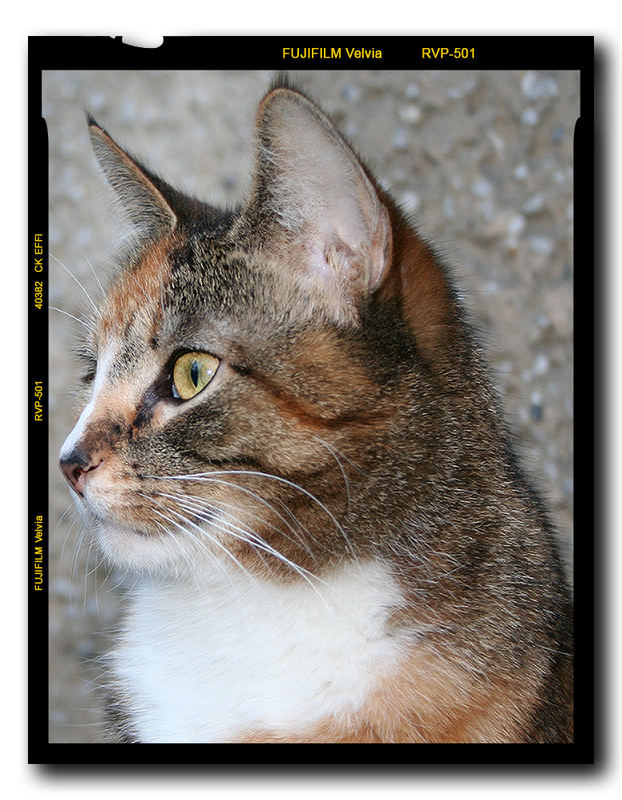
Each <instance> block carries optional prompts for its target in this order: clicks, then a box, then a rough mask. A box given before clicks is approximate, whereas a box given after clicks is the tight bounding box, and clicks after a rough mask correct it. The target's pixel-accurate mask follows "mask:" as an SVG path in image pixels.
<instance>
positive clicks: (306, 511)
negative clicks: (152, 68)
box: [61, 87, 453, 572]
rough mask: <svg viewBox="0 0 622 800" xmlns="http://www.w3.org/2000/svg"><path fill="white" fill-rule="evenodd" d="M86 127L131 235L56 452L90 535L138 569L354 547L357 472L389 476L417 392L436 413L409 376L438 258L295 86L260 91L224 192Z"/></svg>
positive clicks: (424, 352)
mask: <svg viewBox="0 0 622 800" xmlns="http://www.w3.org/2000/svg"><path fill="white" fill-rule="evenodd" d="M89 127H90V132H91V138H92V142H93V145H94V148H95V152H96V155H97V158H98V161H99V163H100V165H101V167H102V169H103V171H104V173H105V175H106V177H107V178H108V180H109V182H110V184H111V185H112V187H113V188H114V190H115V191H116V193H117V195H118V197H119V199H120V201H121V203H122V205H123V207H124V208H125V210H126V211H127V213H128V215H129V216H130V219H131V220H132V222H134V223H135V225H136V229H137V231H138V234H139V238H138V244H137V246H136V247H135V248H134V250H133V251H132V252H131V253H130V254H129V255H128V256H127V258H126V259H125V262H124V263H123V265H122V266H121V268H120V270H119V273H118V275H117V277H116V279H115V281H114V283H113V284H112V286H111V287H110V289H109V290H108V292H107V294H106V296H105V298H104V300H103V303H102V304H101V307H100V308H99V310H98V313H97V317H96V320H95V321H96V333H95V334H94V336H93V339H92V341H90V342H88V343H87V345H86V347H85V352H86V360H87V365H86V370H85V375H84V384H85V401H84V408H83V410H82V413H81V414H80V417H79V419H78V421H77V423H76V425H75V427H74V429H73V431H72V432H71V433H70V435H69V436H68V438H67V440H66V441H65V443H64V445H63V447H62V451H61V467H62V469H63V471H64V473H65V475H66V477H67V479H68V481H69V483H70V485H71V486H72V488H73V490H74V491H75V493H76V496H77V502H78V504H79V506H80V507H81V509H82V511H83V513H84V515H85V517H86V519H87V521H88V524H89V525H90V526H91V527H92V528H94V529H95V530H96V532H97V534H98V538H99V541H100V544H101V546H102V548H103V550H104V552H105V553H106V554H107V555H108V556H109V558H110V559H111V560H112V561H113V562H114V563H117V564H120V565H127V566H130V567H132V568H134V569H140V568H147V569H154V570H157V569H158V568H159V567H162V566H165V565H166V566H168V567H170V566H172V565H177V566H179V567H180V569H184V568H185V567H189V568H192V569H195V568H196V566H195V565H196V563H197V560H202V561H216V560H220V561H222V562H229V563H234V562H238V561H240V562H241V563H244V564H245V565H246V566H247V567H248V565H249V564H253V565H254V566H256V567H257V568H263V567H264V566H265V568H266V569H271V568H276V567H278V566H279V565H280V566H283V565H285V568H286V569H289V570H290V571H291V570H293V571H294V572H295V571H296V570H299V569H306V568H310V569H313V570H314V571H315V570H317V568H318V567H317V564H318V562H319V563H326V562H327V561H330V559H332V558H339V557H342V556H343V554H344V553H354V552H356V551H357V550H359V549H361V548H363V549H364V547H365V546H366V544H368V543H366V542H365V539H364V535H363V533H361V540H360V541H353V540H352V536H351V534H350V533H348V532H347V531H346V528H347V527H348V525H347V524H346V521H347V520H348V519H350V520H351V519H353V518H356V514H359V515H361V521H360V529H361V531H362V530H363V529H364V527H365V524H364V511H363V510H362V509H361V508H360V505H361V503H362V502H363V495H362V494H361V493H360V492H359V490H358V488H357V487H359V486H363V485H366V486H367V489H366V491H367V492H368V494H369V493H374V492H375V493H376V494H381V493H382V492H383V491H385V488H384V487H383V486H382V485H380V484H379V485H378V486H377V487H376V488H374V481H378V480H380V479H379V478H378V477H376V475H381V474H384V473H386V468H385V467H384V466H383V459H384V460H385V462H386V459H387V457H389V458H390V457H391V455H392V454H391V453H388V452H387V448H391V447H395V448H398V447H399V438H400V437H401V436H402V431H401V428H400V426H403V425H406V424H407V423H406V419H407V417H409V416H410V415H412V413H413V410H414V411H415V412H416V408H415V409H413V402H414V401H413V397H414V396H416V395H417V393H419V395H421V397H422V408H423V407H424V405H426V408H427V410H426V413H428V414H430V413H431V412H430V405H429V397H428V398H427V401H428V402H427V403H424V400H425V396H426V392H427V393H428V394H429V391H430V389H429V381H427V379H426V377H425V375H426V372H427V371H428V370H429V369H430V368H432V369H434V364H435V363H436V354H437V351H438V352H440V349H442V346H441V344H440V343H443V342H446V341H447V337H446V336H445V335H444V333H445V329H446V328H447V326H448V325H449V324H450V323H451V314H452V313H453V310H452V309H453V306H452V304H451V298H450V292H449V290H448V288H447V286H446V284H445V282H444V277H443V275H442V270H440V269H439V268H438V266H437V265H436V263H435V262H434V260H433V257H432V256H431V254H430V253H429V251H428V250H427V248H426V247H425V245H424V244H423V243H422V242H421V241H420V240H419V239H417V237H416V236H414V234H412V232H411V231H410V229H408V227H407V226H406V225H405V224H404V223H403V222H402V220H401V218H400V216H399V213H398V212H397V211H396V209H395V208H394V207H393V206H392V204H391V201H390V200H388V198H387V197H386V196H385V195H384V194H383V192H382V191H381V190H380V189H379V188H378V186H377V185H376V183H375V181H374V180H373V178H372V177H371V175H370V174H369V173H368V171H367V170H366V168H364V167H363V166H362V164H361V162H360V161H359V160H358V159H357V158H356V156H355V155H354V153H353V151H352V150H351V149H350V147H349V146H348V145H347V144H346V143H345V141H344V140H343V138H342V137H341V136H340V135H339V133H338V132H337V131H336V129H335V127H334V126H333V125H332V123H331V122H330V121H329V119H328V118H327V117H326V116H325V115H324V114H323V112H322V111H320V110H319V109H318V107H317V106H316V105H314V104H313V103H312V102H311V101H309V100H308V99H307V98H306V97H304V96H303V95H302V94H300V93H298V92H296V91H294V90H292V89H289V88H286V87H277V88H276V89H273V90H272V91H271V92H270V93H268V95H267V96H266V97H265V98H264V99H263V101H262V102H261V104H260V106H259V110H258V114H257V128H256V139H257V155H256V165H255V172H254V179H253V186H252V191H251V194H250V198H249V200H248V201H247V202H246V204H245V205H243V206H241V207H240V208H238V209H237V210H235V211H230V212H222V211H219V210H217V209H215V208H213V207H211V206H209V205H207V204H204V203H202V202H200V201H198V200H195V199H193V198H189V197H186V196H184V195H182V194H181V193H180V192H177V191H176V190H174V189H173V188H171V187H170V186H169V185H168V184H167V183H165V182H164V181H162V180H161V179H160V178H159V177H157V176H156V175H155V174H153V173H152V172H150V171H149V170H147V169H146V168H145V167H143V166H142V165H141V164H140V163H139V162H138V161H137V160H136V159H134V158H133V157H131V156H130V155H129V154H128V153H126V152H125V151H124V150H122V149H121V148H120V147H119V146H118V145H117V144H116V143H115V142H114V140H113V139H112V138H111V137H110V136H109V135H108V134H107V133H106V132H105V131H104V130H103V129H102V128H101V127H99V126H98V125H97V123H95V122H94V121H93V120H90V124H89ZM422 298H423V300H424V301H425V302H422ZM443 346H444V345H443ZM396 437H397V440H398V444H391V443H392V442H395V441H396ZM394 455H395V457H396V459H397V453H395V454H394ZM398 460H399V459H398ZM370 486H371V487H372V488H369V487H370ZM362 491H363V490H362V489H361V492H362ZM365 502H366V503H367V505H369V504H370V503H371V502H372V501H371V500H370V497H369V496H367V495H366V496H365ZM379 502H381V501H379ZM384 502H385V503H390V502H392V501H391V498H390V497H389V498H386V497H385V499H384ZM351 527H352V526H351V525H350V529H351ZM292 564H293V565H295V567H292V566H291V565H292Z"/></svg>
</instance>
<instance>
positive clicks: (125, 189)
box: [87, 115, 177, 239]
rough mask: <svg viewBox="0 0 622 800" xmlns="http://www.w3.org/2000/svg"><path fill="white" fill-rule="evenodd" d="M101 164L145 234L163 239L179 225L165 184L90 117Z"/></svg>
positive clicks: (127, 213) (90, 129)
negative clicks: (165, 194)
mask: <svg viewBox="0 0 622 800" xmlns="http://www.w3.org/2000/svg"><path fill="white" fill-rule="evenodd" d="M87 121H88V126H89V133H90V136H91V143H92V145H93V150H94V151H95V156H96V158H97V161H98V163H99V165H100V167H101V169H102V171H103V173H104V175H105V176H106V178H107V179H108V183H110V185H111V186H112V188H113V189H114V191H115V192H116V195H117V197H118V198H119V200H120V202H121V206H122V207H123V209H124V211H125V213H126V215H127V216H128V218H129V220H130V222H132V223H133V224H134V225H135V226H136V227H137V228H138V231H139V233H140V234H141V235H143V236H145V237H146V238H153V239H157V238H162V237H164V236H166V235H167V234H169V233H172V232H173V230H174V229H175V227H176V226H177V215H176V214H175V212H174V211H173V209H172V208H171V206H170V204H169V202H168V201H167V200H166V198H165V196H164V194H163V193H162V187H163V186H164V183H163V182H162V181H160V179H158V178H157V177H156V176H155V175H153V174H151V173H150V172H149V171H148V170H147V169H146V168H145V167H143V166H142V165H141V164H140V163H139V162H138V161H137V160H136V159H135V158H132V156H130V155H129V154H128V153H126V152H125V150H123V149H122V148H121V147H119V145H118V144H117V143H116V142H115V141H114V139H113V138H112V137H111V136H110V135H109V134H108V133H107V132H106V131H105V130H104V129H103V128H102V127H101V126H100V125H98V124H97V122H96V121H95V120H94V119H93V117H91V116H90V115H87Z"/></svg>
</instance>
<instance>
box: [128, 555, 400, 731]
mask: <svg viewBox="0 0 622 800" xmlns="http://www.w3.org/2000/svg"><path fill="white" fill-rule="evenodd" d="M314 585H315V588H313V587H312V586H310V585H309V584H308V583H306V582H304V581H301V582H300V583H297V584H288V585H285V586H283V585H279V584H275V583H273V582H268V581H265V580H255V579H250V578H249V577H248V576H246V575H243V574H241V573H240V572H232V573H229V574H228V575H227V576H224V575H223V574H222V573H221V574H220V577H218V576H214V577H213V579H211V580H207V581H206V582H205V584H204V585H202V586H201V587H198V586H196V585H192V586H190V585H183V586H182V585H174V586H170V585H169V586H162V585H160V586H158V585H149V586H147V585H146V586H145V587H143V588H142V589H140V590H139V591H138V592H137V594H136V596H135V597H134V599H133V601H132V604H131V608H130V611H129V615H128V619H127V624H126V628H125V632H124V635H123V637H122V639H121V641H120V643H119V646H118V647H117V650H116V652H115V653H114V665H115V667H114V672H115V675H116V678H117V681H118V683H119V686H120V688H121V690H122V692H123V695H124V696H125V698H126V700H127V701H129V702H128V706H129V710H130V711H131V714H132V716H133V720H134V723H135V726H136V728H137V732H138V734H139V738H140V740H141V741H143V742H223V741H225V742H226V741H230V740H234V739H235V738H236V735H239V734H240V733H242V732H244V731H249V730H255V731H256V730H269V731H280V732H285V733H287V732H290V733H295V732H297V731H305V730H307V729H308V728H309V727H310V726H312V725H313V723H314V722H319V721H321V720H324V719H326V718H327V717H330V716H336V717H337V718H339V717H340V716H341V715H349V714H353V713H355V712H356V711H357V709H358V708H359V707H360V706H361V705H362V704H363V702H364V700H365V698H366V697H367V696H368V694H369V692H370V691H371V690H372V689H373V688H374V686H375V685H376V684H377V682H378V681H379V680H380V678H381V677H382V675H383V674H386V671H387V670H390V669H391V668H392V667H393V666H394V665H395V664H396V663H397V661H398V660H399V657H400V653H401V651H402V643H401V642H400V640H399V639H397V638H396V637H394V636H391V635H390V634H389V633H388V631H387V627H386V623H387V619H388V617H389V615H390V613H391V611H392V610H393V609H394V608H395V607H396V606H398V605H400V591H399V589H398V587H397V585H396V584H395V582H394V581H393V579H392V578H391V577H390V575H389V572H388V570H387V569H386V567H384V566H383V565H382V564H380V563H374V564H366V565H349V566H348V567H347V568H343V569H341V570H339V571H337V572H335V573H334V574H332V575H331V576H329V577H328V578H326V579H325V582H322V583H319V582H315V581H314Z"/></svg>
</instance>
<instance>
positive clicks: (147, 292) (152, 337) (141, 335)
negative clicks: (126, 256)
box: [98, 233, 274, 350]
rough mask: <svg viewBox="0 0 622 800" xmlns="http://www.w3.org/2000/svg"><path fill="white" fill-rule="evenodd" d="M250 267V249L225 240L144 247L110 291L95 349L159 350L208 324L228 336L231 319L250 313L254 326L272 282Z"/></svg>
mask: <svg viewBox="0 0 622 800" xmlns="http://www.w3.org/2000/svg"><path fill="white" fill-rule="evenodd" d="M256 262H257V260H256V258H255V259H254V258H253V253H252V251H251V250H250V249H247V248H245V247H244V246H243V244H241V243H240V242H239V241H235V240H233V241H232V240H231V239H227V238H225V237H218V236H205V235H188V234H184V235H181V234H180V233H176V234H175V235H173V236H170V237H168V238H167V239H163V240H161V241H160V242H158V243H157V244H154V245H151V246H149V247H148V248H146V249H144V250H143V251H142V253H141V254H140V256H138V257H135V258H134V259H133V260H132V261H131V262H130V263H128V264H127V265H126V266H125V267H124V268H122V269H121V270H120V272H119V274H118V275H117V278H116V280H115V282H114V283H113V285H112V287H111V289H110V290H109V292H108V294H107V296H106V298H105V300H104V304H103V307H102V310H101V321H100V324H99V331H98V334H99V335H98V339H99V344H100V345H101V346H104V347H105V346H107V345H109V344H112V343H114V342H117V343H122V344H123V345H124V346H125V348H126V349H129V350H131V349H136V348H137V346H138V345H140V346H142V347H145V346H150V347H151V348H152V349H157V346H158V344H168V345H171V344H172V343H174V342H175V341H176V339H178V337H180V336H186V338H187V341H188V343H190V342H191V339H192V337H193V336H197V335H198V334H199V333H200V332H201V331H202V330H205V328H206V326H207V327H210V328H212V329H213V330H214V329H215V330H216V331H218V330H222V331H223V333H230V331H231V326H232V320H235V321H237V322H238V323H240V324H241V323H242V321H243V319H244V318H245V317H248V316H250V317H252V318H253V319H254V320H255V322H256V323H257V324H260V322H261V320H262V318H263V317H264V316H265V315H264V314H263V313H262V311H265V312H266V313H267V314H268V316H269V315H270V312H271V310H272V309H273V306H274V303H273V301H272V300H271V299H270V298H271V295H272V293H271V292H270V291H269V285H270V283H271V281H270V277H269V275H267V274H264V275H261V274H260V273H261V270H259V269H258V266H257V263H256ZM197 343H198V342H197Z"/></svg>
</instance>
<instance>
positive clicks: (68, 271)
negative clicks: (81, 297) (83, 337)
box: [50, 253, 101, 319]
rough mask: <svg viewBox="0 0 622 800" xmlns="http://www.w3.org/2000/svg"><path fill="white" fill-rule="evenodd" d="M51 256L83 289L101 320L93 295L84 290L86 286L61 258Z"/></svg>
mask: <svg viewBox="0 0 622 800" xmlns="http://www.w3.org/2000/svg"><path fill="white" fill-rule="evenodd" d="M50 255H51V256H52V258H53V259H54V261H56V262H57V263H58V264H60V265H61V267H62V268H63V269H64V270H65V272H67V273H68V274H69V275H71V277H72V278H73V279H74V281H75V282H76V283H77V284H78V286H79V287H80V288H81V289H82V291H83V292H84V294H85V295H86V298H87V300H88V301H89V303H90V304H91V306H92V308H93V311H94V312H95V313H96V314H97V316H98V317H99V318H100V319H101V314H100V313H99V309H98V308H97V306H96V305H95V303H94V302H93V299H92V298H91V295H90V294H89V293H88V292H87V291H86V289H85V288H84V286H83V285H82V284H81V283H80V281H79V280H78V279H77V278H76V276H75V275H74V274H73V272H72V271H71V270H70V269H69V267H66V266H65V265H64V264H63V262H62V261H61V260H60V258H57V257H56V256H55V255H54V254H53V253H50Z"/></svg>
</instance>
